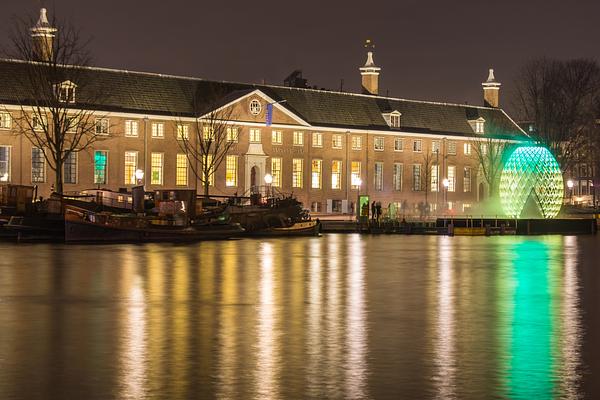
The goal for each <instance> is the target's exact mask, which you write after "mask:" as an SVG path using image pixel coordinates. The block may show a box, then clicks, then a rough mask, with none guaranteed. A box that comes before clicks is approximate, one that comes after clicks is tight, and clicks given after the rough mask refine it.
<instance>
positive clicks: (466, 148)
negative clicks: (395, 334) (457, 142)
mask: <svg viewBox="0 0 600 400" xmlns="http://www.w3.org/2000/svg"><path fill="white" fill-rule="evenodd" d="M463 147H464V152H465V156H470V155H471V143H465V144H464V146H463Z"/></svg>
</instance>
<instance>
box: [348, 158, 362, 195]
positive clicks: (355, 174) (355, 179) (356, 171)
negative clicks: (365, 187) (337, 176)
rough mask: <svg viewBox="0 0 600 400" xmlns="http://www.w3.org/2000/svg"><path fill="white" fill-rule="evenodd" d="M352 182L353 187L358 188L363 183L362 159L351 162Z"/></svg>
mask: <svg viewBox="0 0 600 400" xmlns="http://www.w3.org/2000/svg"><path fill="white" fill-rule="evenodd" d="M350 183H351V184H352V188H353V189H358V188H359V187H360V185H361V183H362V182H361V179H360V161H352V162H351V163H350Z"/></svg>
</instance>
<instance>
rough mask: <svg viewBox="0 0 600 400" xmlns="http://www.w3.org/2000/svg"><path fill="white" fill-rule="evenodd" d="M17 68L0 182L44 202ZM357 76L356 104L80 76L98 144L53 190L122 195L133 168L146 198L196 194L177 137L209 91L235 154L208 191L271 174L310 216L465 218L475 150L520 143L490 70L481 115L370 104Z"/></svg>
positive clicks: (374, 88)
mask: <svg viewBox="0 0 600 400" xmlns="http://www.w3.org/2000/svg"><path fill="white" fill-rule="evenodd" d="M26 64H27V63H26V62H23V61H15V60H0V181H1V182H0V183H5V182H6V183H14V184H23V185H37V187H38V193H39V194H41V195H44V196H47V195H49V193H50V192H51V190H52V182H53V181H54V177H53V171H51V170H50V168H48V165H47V163H46V161H45V160H44V157H43V154H42V152H41V151H40V150H39V149H37V148H35V147H34V146H33V145H32V144H31V143H30V142H29V141H28V140H27V139H26V138H25V137H24V136H23V135H17V134H16V129H15V124H14V121H15V119H18V118H19V115H20V113H22V112H28V111H27V110H28V109H27V107H24V106H23V102H22V98H21V97H22V93H20V90H19V87H18V85H16V83H15V82H16V81H18V79H14V78H15V77H16V76H18V74H23V73H24V69H25V66H26ZM360 71H361V75H362V78H363V87H364V88H365V92H367V93H366V94H354V93H345V92H333V91H326V90H315V89H300V88H292V87H285V86H271V85H255V84H242V83H227V82H212V81H206V80H202V79H196V78H188V77H176V76H167V75H160V74H149V73H141V72H140V73H138V72H131V71H121V70H112V69H103V68H85V75H86V76H87V78H88V79H90V80H92V81H94V82H95V83H96V84H97V85H101V86H102V87H104V88H106V89H107V90H108V92H109V93H110V96H109V97H108V98H107V99H106V100H104V101H103V103H102V104H95V105H94V109H95V110H96V111H95V113H96V114H97V118H96V120H95V124H96V128H95V129H96V134H97V136H98V140H97V141H96V142H95V143H94V144H93V145H92V146H90V147H89V148H86V149H82V150H81V151H78V152H75V153H73V154H72V156H69V158H68V159H67V162H66V164H65V166H64V191H65V192H79V191H83V190H86V189H93V188H98V187H101V188H108V189H112V190H119V189H121V188H130V187H132V186H134V185H136V184H138V178H136V176H135V172H136V170H141V171H143V172H144V177H143V179H142V182H141V183H143V184H144V185H145V187H146V188H147V190H153V189H169V188H173V189H175V188H195V189H197V190H198V191H199V192H202V188H201V184H200V181H199V180H198V179H197V178H196V176H195V175H194V173H193V170H194V169H196V168H190V164H189V160H188V158H187V157H186V155H185V152H184V151H183V150H182V147H181V145H180V143H178V135H181V134H185V132H189V129H190V127H192V126H193V124H194V123H195V122H196V121H197V118H198V117H201V115H198V114H197V113H195V112H194V110H193V109H192V106H191V104H192V103H196V104H197V103H198V102H202V101H206V103H207V104H208V93H214V92H215V90H218V92H219V93H221V94H222V95H221V96H220V99H219V100H220V103H219V108H220V109H227V110H229V112H228V114H227V115H230V118H229V119H228V120H227V121H225V123H226V124H228V125H229V126H230V127H231V130H232V133H231V140H233V141H235V144H234V145H233V146H232V148H231V149H230V151H229V154H228V156H227V157H226V159H224V161H223V162H222V164H221V165H220V166H219V167H218V168H217V169H216V170H215V171H214V177H213V179H211V187H210V193H211V194H214V195H240V196H241V195H244V194H245V195H248V194H249V193H250V192H251V191H252V190H254V189H255V188H256V187H257V186H261V185H264V184H265V183H264V177H265V175H266V174H270V175H271V176H272V177H273V181H272V183H271V187H272V190H273V191H279V192H282V193H293V194H294V195H295V196H296V197H297V198H298V199H299V200H300V201H302V202H303V203H304V204H305V206H306V207H307V208H310V209H311V210H312V211H318V212H326V213H351V212H354V204H355V203H356V199H357V197H358V195H359V194H368V195H369V196H370V198H371V199H372V200H374V201H380V202H381V203H382V204H383V205H384V206H387V205H388V204H395V205H396V206H397V208H398V209H401V210H403V212H405V213H410V212H416V210H417V209H418V207H419V204H420V203H423V204H424V203H428V204H430V205H431V208H432V209H433V210H438V211H442V210H447V209H450V210H453V212H456V213H463V212H466V213H468V211H469V209H470V208H471V207H472V206H473V205H474V204H475V203H476V202H478V201H480V200H482V199H483V198H484V197H485V195H486V193H487V189H486V183H485V181H484V179H483V177H482V175H481V172H480V168H479V162H478V158H477V157H476V155H475V151H474V145H475V143H476V142H477V141H480V140H482V139H486V138H495V139H503V140H506V139H507V140H517V141H518V140H522V139H523V138H524V137H526V135H525V133H524V132H523V131H522V130H521V129H520V128H519V127H518V126H517V125H516V124H515V123H514V122H513V121H512V120H511V119H510V117H509V116H508V115H507V114H506V113H505V112H504V111H503V110H502V109H500V108H498V89H499V84H498V83H496V82H495V79H494V76H493V72H492V71H490V77H489V78H488V81H487V82H485V83H484V84H483V90H484V93H485V96H484V97H485V102H486V105H487V106H485V107H477V106H470V105H460V104H448V103H439V102H424V101H413V100H405V99H397V98H389V97H384V96H379V95H378V93H377V92H378V81H377V80H378V77H379V72H380V68H379V67H376V66H375V63H374V61H373V54H372V52H371V51H369V53H368V56H367V62H366V64H365V66H363V67H361V68H360ZM74 84H75V89H74V90H77V89H76V87H77V86H76V85H77V82H74ZM490 91H493V93H491V94H490ZM75 98H77V96H75ZM73 107H77V102H76V101H75V102H74V104H73ZM205 111H207V112H209V111H211V110H205Z"/></svg>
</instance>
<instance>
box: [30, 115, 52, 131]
mask: <svg viewBox="0 0 600 400" xmlns="http://www.w3.org/2000/svg"><path fill="white" fill-rule="evenodd" d="M31 125H32V127H33V130H34V131H45V130H46V129H48V117H47V116H46V115H44V114H34V115H33V116H32V117H31Z"/></svg>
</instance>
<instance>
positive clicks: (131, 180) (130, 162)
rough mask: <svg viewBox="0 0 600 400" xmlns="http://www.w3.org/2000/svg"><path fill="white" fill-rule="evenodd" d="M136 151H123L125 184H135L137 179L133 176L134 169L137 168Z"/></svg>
mask: <svg viewBox="0 0 600 400" xmlns="http://www.w3.org/2000/svg"><path fill="white" fill-rule="evenodd" d="M137 160H138V152H137V151H126V152H125V179H124V182H125V185H135V184H136V183H137V180H136V178H135V170H136V169H137Z"/></svg>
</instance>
